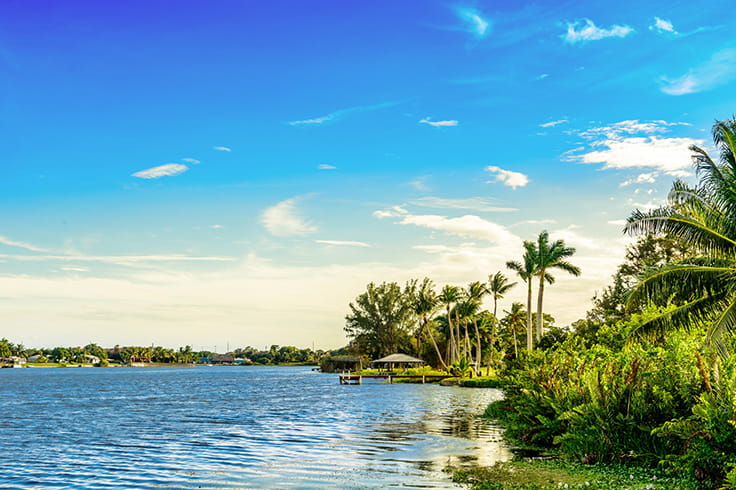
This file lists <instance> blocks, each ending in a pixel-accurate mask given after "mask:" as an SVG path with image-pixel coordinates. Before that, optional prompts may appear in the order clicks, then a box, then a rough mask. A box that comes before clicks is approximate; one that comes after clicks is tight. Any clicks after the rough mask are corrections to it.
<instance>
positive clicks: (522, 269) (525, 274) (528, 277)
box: [506, 242, 554, 351]
mask: <svg viewBox="0 0 736 490" xmlns="http://www.w3.org/2000/svg"><path fill="white" fill-rule="evenodd" d="M528 243H531V242H524V248H525V249H527V244H528ZM531 245H534V244H533V243H531ZM506 267H508V268H509V269H511V270H512V271H514V272H516V274H517V275H518V276H519V278H520V279H521V280H522V281H524V282H525V283H526V289H527V293H526V350H529V351H530V350H532V349H533V348H534V334H533V331H532V279H534V276H535V274H536V271H537V269H536V265H535V263H534V259H533V258H532V256H531V255H530V254H529V252H528V250H527V251H526V252H524V257H523V263H522V262H519V261H514V260H510V261H508V262H506ZM550 279H551V276H550ZM552 280H553V281H554V279H552Z"/></svg>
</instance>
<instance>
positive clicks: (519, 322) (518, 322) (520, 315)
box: [501, 303, 527, 358]
mask: <svg viewBox="0 0 736 490" xmlns="http://www.w3.org/2000/svg"><path fill="white" fill-rule="evenodd" d="M503 312H504V313H506V316H505V317H504V318H503V320H501V324H502V325H503V326H505V327H506V328H507V329H508V331H509V334H510V335H511V338H512V340H513V342H514V358H517V357H519V351H518V349H517V347H516V344H517V342H516V336H517V335H518V333H519V330H521V331H522V333H523V332H524V317H525V316H526V314H527V312H526V311H524V305H523V304H521V303H512V304H511V310H510V311H509V310H503ZM519 327H521V328H519Z"/></svg>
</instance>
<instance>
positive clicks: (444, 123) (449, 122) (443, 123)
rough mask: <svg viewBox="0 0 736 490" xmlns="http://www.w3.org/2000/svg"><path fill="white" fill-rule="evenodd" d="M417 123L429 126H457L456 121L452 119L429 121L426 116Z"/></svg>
mask: <svg viewBox="0 0 736 490" xmlns="http://www.w3.org/2000/svg"><path fill="white" fill-rule="evenodd" d="M419 124H429V125H430V126H433V127H435V128H446V127H452V126H457V125H458V122H457V121H456V120H454V119H451V120H447V121H430V120H429V118H428V117H425V118H424V119H422V120H421V121H419Z"/></svg>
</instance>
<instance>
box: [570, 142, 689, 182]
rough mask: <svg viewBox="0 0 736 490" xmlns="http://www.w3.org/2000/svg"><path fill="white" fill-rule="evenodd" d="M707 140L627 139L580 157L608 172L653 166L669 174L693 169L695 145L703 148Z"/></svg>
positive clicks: (601, 145)
mask: <svg viewBox="0 0 736 490" xmlns="http://www.w3.org/2000/svg"><path fill="white" fill-rule="evenodd" d="M702 144H703V140H696V139H692V138H658V137H656V136H650V137H648V138H646V137H645V138H623V139H620V140H604V141H599V142H596V143H593V146H595V147H599V148H604V149H601V150H596V151H591V152H589V153H585V154H582V155H578V157H577V158H578V160H579V161H580V162H581V163H602V164H603V168H604V169H611V168H641V167H650V168H656V169H659V170H661V171H663V172H665V173H668V174H672V172H676V171H680V170H682V169H686V168H689V167H691V166H692V159H691V152H690V150H689V148H690V146H691V145H702Z"/></svg>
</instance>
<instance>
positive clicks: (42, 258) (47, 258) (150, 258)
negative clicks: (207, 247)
mask: <svg viewBox="0 0 736 490" xmlns="http://www.w3.org/2000/svg"><path fill="white" fill-rule="evenodd" d="M0 258H4V259H9V260H15V261H18V262H51V261H60V262H99V263H104V264H113V265H123V266H133V265H138V264H141V263H146V262H231V261H234V260H235V259H234V258H232V257H217V256H215V257H208V256H192V255H178V254H171V255H82V254H67V255H5V254H3V255H0Z"/></svg>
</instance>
